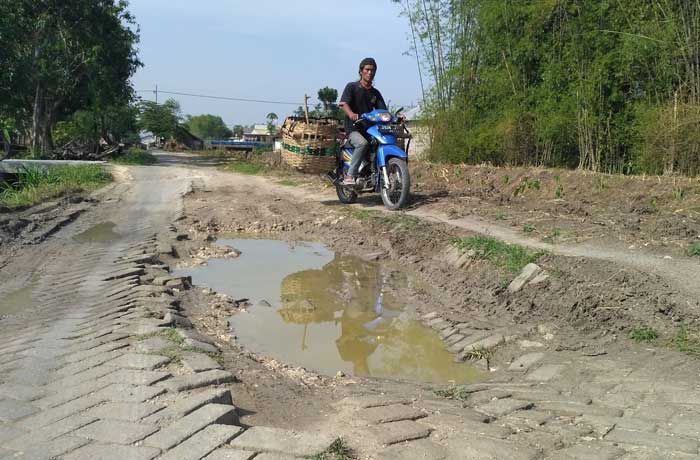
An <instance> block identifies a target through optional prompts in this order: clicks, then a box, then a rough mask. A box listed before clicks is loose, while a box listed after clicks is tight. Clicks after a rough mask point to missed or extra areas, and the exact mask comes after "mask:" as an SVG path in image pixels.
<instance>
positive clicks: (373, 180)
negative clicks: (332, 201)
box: [328, 109, 411, 211]
mask: <svg viewBox="0 0 700 460" xmlns="http://www.w3.org/2000/svg"><path fill="white" fill-rule="evenodd" d="M400 111H401V110H398V111H397V112H396V115H392V114H391V112H389V111H388V110H381V109H377V110H373V111H371V112H368V113H363V114H362V115H360V117H359V118H358V119H357V121H356V122H355V126H356V127H357V128H358V129H359V131H360V132H361V133H363V134H364V135H365V137H366V138H367V140H368V141H369V142H370V149H369V152H368V154H367V155H366V156H365V158H364V159H363V160H362V163H361V164H360V168H359V170H358V176H357V180H356V184H355V185H354V186H349V185H343V183H342V182H343V178H344V177H345V175H346V174H347V172H348V169H349V168H350V161H351V160H352V154H353V150H354V148H353V147H352V145H351V144H350V142H349V141H348V140H347V139H346V140H345V142H344V143H343V144H342V145H341V146H340V149H339V151H338V155H337V161H336V170H335V171H334V172H330V173H328V177H329V179H330V180H331V182H333V184H334V185H335V189H336V192H337V194H338V199H339V200H340V202H341V203H344V204H350V203H354V202H355V201H357V196H358V195H359V194H360V193H373V192H378V193H379V194H380V195H381V197H382V201H383V202H384V206H386V207H387V208H388V209H390V210H392V211H396V210H397V209H399V208H401V207H402V206H403V205H404V204H406V201H407V200H408V196H409V189H410V188H411V178H410V176H409V174H408V153H406V152H407V151H408V147H409V146H410V144H411V134H410V133H409V132H408V130H407V129H406V126H405V125H404V124H403V123H399V118H398V113H399V112H400ZM397 137H402V138H406V139H407V144H406V150H405V151H404V150H403V149H402V148H401V147H399V146H398V145H397Z"/></svg>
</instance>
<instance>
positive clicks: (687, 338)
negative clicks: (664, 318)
mask: <svg viewBox="0 0 700 460" xmlns="http://www.w3.org/2000/svg"><path fill="white" fill-rule="evenodd" d="M672 343H673V346H674V348H675V349H676V350H678V351H680V352H681V353H685V354H686V355H689V356H692V357H694V358H700V338H698V337H697V335H696V334H691V333H690V332H688V329H687V328H686V327H685V326H683V327H681V328H680V329H679V330H678V332H677V333H676V336H675V337H674V338H673V342H672Z"/></svg>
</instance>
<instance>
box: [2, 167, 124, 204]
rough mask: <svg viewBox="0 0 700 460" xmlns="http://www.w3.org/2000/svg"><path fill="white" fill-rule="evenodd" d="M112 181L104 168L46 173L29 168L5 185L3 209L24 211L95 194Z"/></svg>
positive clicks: (71, 168)
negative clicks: (61, 198)
mask: <svg viewBox="0 0 700 460" xmlns="http://www.w3.org/2000/svg"><path fill="white" fill-rule="evenodd" d="M111 180H112V177H111V176H110V175H109V173H107V172H106V171H105V170H104V169H103V168H102V167H101V166H97V165H81V166H59V167H55V168H50V169H48V170H47V171H42V170H41V169H39V168H27V169H25V170H24V172H22V173H20V174H18V175H17V179H16V180H15V181H14V182H12V183H8V182H5V183H4V184H3V187H2V188H4V190H2V191H1V192H0V208H7V209H9V210H14V209H21V208H27V207H30V206H33V205H35V204H38V203H41V202H43V201H45V200H48V199H51V198H56V197H59V196H61V195H64V194H66V193H77V192H84V191H92V190H95V189H97V188H99V187H101V186H103V185H105V184H107V183H108V182H110V181H111Z"/></svg>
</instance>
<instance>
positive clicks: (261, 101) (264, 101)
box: [136, 89, 303, 106]
mask: <svg viewBox="0 0 700 460" xmlns="http://www.w3.org/2000/svg"><path fill="white" fill-rule="evenodd" d="M136 92H137V93H156V94H158V93H162V94H173V95H176V96H190V97H199V98H203V99H217V100H221V101H236V102H257V103H260V104H284V105H296V106H299V105H302V104H303V103H302V102H288V101H269V100H264V99H245V98H241V97H226V96H211V95H207V94H194V93H181V92H177V91H163V90H161V89H158V90H152V89H142V90H139V91H136Z"/></svg>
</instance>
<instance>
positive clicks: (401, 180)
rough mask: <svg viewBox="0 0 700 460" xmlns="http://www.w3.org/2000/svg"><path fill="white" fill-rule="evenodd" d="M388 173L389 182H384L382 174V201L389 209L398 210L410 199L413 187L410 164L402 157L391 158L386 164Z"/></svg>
mask: <svg viewBox="0 0 700 460" xmlns="http://www.w3.org/2000/svg"><path fill="white" fill-rule="evenodd" d="M386 175H387V177H388V178H389V184H385V183H384V177H383V175H382V187H381V195H382V201H383V202H384V206H386V207H387V208H388V209H390V210H391V211H396V210H397V209H399V208H401V207H402V206H403V205H404V204H406V202H407V201H408V195H409V190H410V188H411V178H410V176H409V175H408V164H407V163H406V161H405V160H402V159H400V158H390V159H389V161H388V162H387V164H386ZM387 185H388V186H387Z"/></svg>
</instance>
